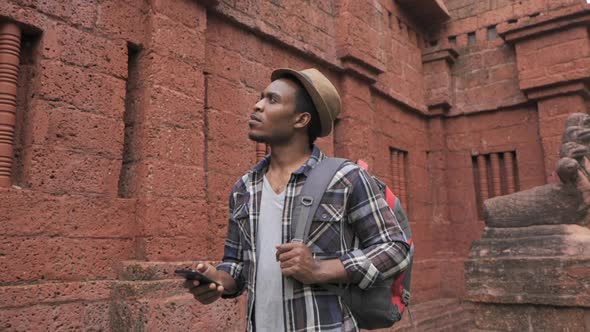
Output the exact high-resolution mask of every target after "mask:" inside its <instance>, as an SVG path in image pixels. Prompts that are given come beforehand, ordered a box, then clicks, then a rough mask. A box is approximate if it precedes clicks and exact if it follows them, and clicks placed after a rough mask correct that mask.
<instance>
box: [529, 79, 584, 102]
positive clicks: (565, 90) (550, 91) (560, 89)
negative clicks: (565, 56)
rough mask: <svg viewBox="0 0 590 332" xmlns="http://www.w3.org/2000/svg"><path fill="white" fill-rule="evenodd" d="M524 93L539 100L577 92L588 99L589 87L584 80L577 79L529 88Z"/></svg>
mask: <svg viewBox="0 0 590 332" xmlns="http://www.w3.org/2000/svg"><path fill="white" fill-rule="evenodd" d="M526 94H527V97H528V98H529V99H531V100H541V99H547V98H553V97H557V96H564V95H571V94H579V95H582V96H583V97H584V98H586V99H590V88H589V87H588V84H587V83H586V82H584V81H577V82H570V83H566V84H554V85H549V86H545V87H541V88H536V89H531V90H528V91H526Z"/></svg>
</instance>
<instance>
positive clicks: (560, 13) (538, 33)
mask: <svg viewBox="0 0 590 332" xmlns="http://www.w3.org/2000/svg"><path fill="white" fill-rule="evenodd" d="M588 26H590V6H588V5H586V4H578V5H574V6H568V7H563V8H560V9H558V10H553V11H551V12H547V13H544V14H543V15H539V16H537V17H535V18H532V19H529V20H523V21H519V22H517V23H512V24H501V25H500V26H499V27H498V32H499V34H500V36H502V38H504V40H505V41H506V42H507V43H509V44H512V45H514V48H515V51H516V59H517V63H518V78H519V85H520V88H521V89H522V90H523V91H524V92H525V93H526V95H527V97H528V98H529V99H531V100H534V101H537V103H538V111H539V134H540V136H541V142H542V146H543V151H544V158H543V159H544V160H545V177H546V180H547V182H555V181H557V178H556V177H555V176H554V173H553V170H554V167H555V162H556V161H557V159H558V157H557V149H556V147H557V146H559V144H560V141H559V140H560V136H559V132H560V131H561V128H562V127H563V124H564V121H565V118H567V116H568V115H569V114H572V113H575V112H582V113H585V112H587V111H588V110H587V105H588V104H587V100H588V90H587V88H586V87H585V86H584V83H583V82H587V80H588V79H589V78H590V42H589V39H590V33H589V31H588Z"/></svg>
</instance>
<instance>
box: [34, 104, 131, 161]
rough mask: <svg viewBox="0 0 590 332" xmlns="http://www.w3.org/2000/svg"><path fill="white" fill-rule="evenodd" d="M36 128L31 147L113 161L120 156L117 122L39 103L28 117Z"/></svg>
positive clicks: (120, 130)
mask: <svg viewBox="0 0 590 332" xmlns="http://www.w3.org/2000/svg"><path fill="white" fill-rule="evenodd" d="M31 120H32V122H33V123H35V124H36V125H35V126H34V129H33V134H32V143H33V144H37V145H47V146H57V147H61V148H65V149H70V150H77V151H81V152H87V153H94V154H101V155H104V156H107V157H110V158H113V159H116V158H120V157H121V155H122V153H123V127H124V124H123V122H122V121H121V120H118V119H112V118H108V117H105V116H101V115H97V114H93V113H89V112H81V111H79V110H77V109H76V108H74V107H73V106H69V105H67V104H65V105H64V104H61V103H59V102H45V101H39V103H37V107H36V108H35V111H34V112H33V114H32V116H31Z"/></svg>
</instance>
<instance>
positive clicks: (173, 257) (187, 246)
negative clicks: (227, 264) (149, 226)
mask: <svg viewBox="0 0 590 332" xmlns="http://www.w3.org/2000/svg"><path fill="white" fill-rule="evenodd" d="M206 229H207V227H203V232H201V233H199V234H198V236H197V237H195V236H183V237H180V236H175V237H148V238H143V239H141V241H140V249H139V250H140V252H141V255H142V256H143V257H145V259H147V260H151V261H178V260H183V261H199V260H210V258H211V257H209V243H208V241H207V234H206Z"/></svg>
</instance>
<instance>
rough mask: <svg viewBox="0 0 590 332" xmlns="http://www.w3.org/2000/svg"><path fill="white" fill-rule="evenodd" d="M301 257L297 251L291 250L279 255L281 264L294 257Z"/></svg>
mask: <svg viewBox="0 0 590 332" xmlns="http://www.w3.org/2000/svg"><path fill="white" fill-rule="evenodd" d="M299 255H301V252H300V251H299V250H297V249H291V250H290V251H287V252H284V253H281V254H279V255H278V260H279V262H286V261H288V260H290V259H292V258H294V257H297V256H299Z"/></svg>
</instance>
